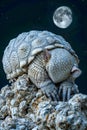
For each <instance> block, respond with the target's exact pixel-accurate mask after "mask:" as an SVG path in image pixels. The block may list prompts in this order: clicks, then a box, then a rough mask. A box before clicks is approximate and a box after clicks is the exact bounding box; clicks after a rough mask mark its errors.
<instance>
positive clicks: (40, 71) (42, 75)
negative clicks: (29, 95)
mask: <svg viewBox="0 0 87 130" xmlns="http://www.w3.org/2000/svg"><path fill="white" fill-rule="evenodd" d="M28 76H29V78H30V80H31V82H32V83H33V84H35V85H36V86H37V88H41V90H42V92H43V93H44V94H46V96H47V97H48V98H50V99H51V100H54V101H58V100H59V96H58V90H57V87H56V86H55V84H54V83H53V82H52V80H51V79H50V78H49V76H48V74H47V72H46V69H45V66H44V64H43V61H42V59H41V57H39V56H38V57H36V58H35V60H34V61H33V62H32V63H31V64H30V65H29V70H28Z"/></svg>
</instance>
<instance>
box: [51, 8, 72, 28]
mask: <svg viewBox="0 0 87 130" xmlns="http://www.w3.org/2000/svg"><path fill="white" fill-rule="evenodd" d="M53 22H54V24H55V25H56V26H57V27H59V28H67V27H68V26H69V25H70V24H71V23H72V11H71V9H70V8H69V7H67V6H61V7H59V8H57V9H56V10H55V12H54V14H53Z"/></svg>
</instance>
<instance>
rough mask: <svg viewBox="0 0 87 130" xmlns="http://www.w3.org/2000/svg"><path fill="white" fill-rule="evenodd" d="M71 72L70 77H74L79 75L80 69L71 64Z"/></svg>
mask: <svg viewBox="0 0 87 130" xmlns="http://www.w3.org/2000/svg"><path fill="white" fill-rule="evenodd" d="M71 73H72V77H73V78H75V79H76V78H77V77H79V76H80V75H81V73H82V71H81V70H80V69H79V68H78V67H76V66H73V68H72V70H71Z"/></svg>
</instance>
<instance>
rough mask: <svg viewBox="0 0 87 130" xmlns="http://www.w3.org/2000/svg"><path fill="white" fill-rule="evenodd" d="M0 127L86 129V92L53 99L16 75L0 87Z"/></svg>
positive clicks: (1, 129)
mask: <svg viewBox="0 0 87 130" xmlns="http://www.w3.org/2000/svg"><path fill="white" fill-rule="evenodd" d="M0 130H87V95H84V94H76V95H75V96H73V97H72V98H71V99H70V100H69V101H68V102H62V101H59V102H53V101H50V100H49V99H48V98H47V97H46V96H45V95H44V94H42V92H41V90H37V88H36V87H35V86H34V85H32V84H31V83H30V81H29V80H28V78H27V75H23V76H20V77H19V78H18V79H17V80H16V81H15V82H14V83H13V84H12V85H11V86H9V85H7V86H5V87H3V88H2V89H1V91H0Z"/></svg>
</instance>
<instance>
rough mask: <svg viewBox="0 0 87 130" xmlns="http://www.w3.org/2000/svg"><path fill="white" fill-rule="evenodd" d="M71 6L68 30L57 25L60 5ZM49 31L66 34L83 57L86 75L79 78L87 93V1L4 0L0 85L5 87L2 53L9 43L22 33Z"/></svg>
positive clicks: (0, 27) (0, 17)
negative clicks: (71, 20)
mask: <svg viewBox="0 0 87 130" xmlns="http://www.w3.org/2000/svg"><path fill="white" fill-rule="evenodd" d="M59 6H68V7H70V8H71V10H72V13H73V22H72V24H71V25H70V26H69V27H68V28H66V29H60V28H58V27H57V26H55V25H54V23H53V20H52V17H53V13H54V11H55V9H56V8H58V7H59ZM30 30H48V31H51V32H53V33H56V34H58V35H62V36H63V37H64V38H65V39H66V40H67V41H68V42H69V43H70V44H71V46H72V47H73V49H74V50H75V51H76V53H77V55H78V56H79V58H80V64H79V66H80V69H81V70H82V75H81V76H80V77H79V78H78V79H77V80H76V83H77V84H78V86H79V90H80V92H82V93H84V94H87V84H86V82H87V2H86V0H0V88H1V87H3V86H5V85H6V84H7V83H8V81H7V80H6V76H5V73H4V71H3V67H2V56H3V52H4V49H5V47H6V46H7V45H8V42H9V41H10V40H11V39H12V38H15V37H16V36H17V35H18V34H20V33H22V32H27V31H30Z"/></svg>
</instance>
